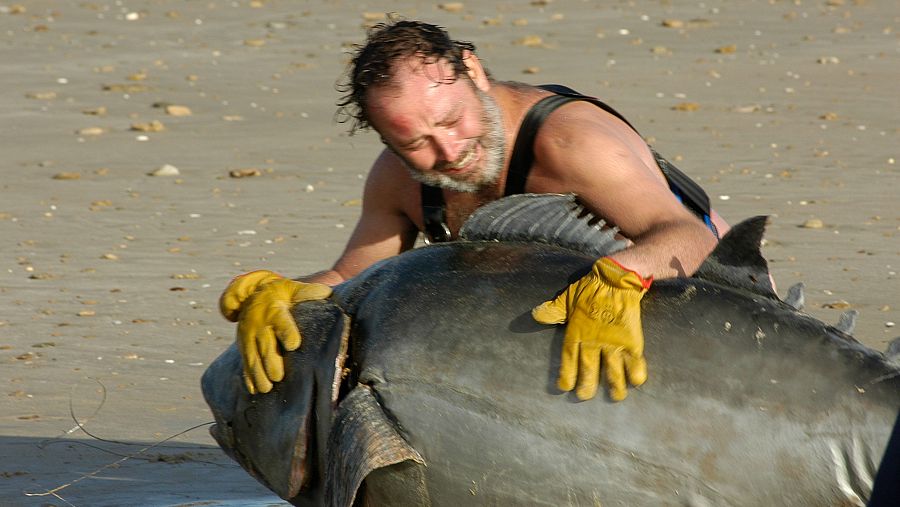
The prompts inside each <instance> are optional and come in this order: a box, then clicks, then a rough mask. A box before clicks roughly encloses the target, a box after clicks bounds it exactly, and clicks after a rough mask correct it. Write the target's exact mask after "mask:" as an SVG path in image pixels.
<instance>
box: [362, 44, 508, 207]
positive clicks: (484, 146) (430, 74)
mask: <svg viewBox="0 0 900 507" xmlns="http://www.w3.org/2000/svg"><path fill="white" fill-rule="evenodd" d="M452 75H453V68H452V67H451V66H450V64H449V63H447V62H446V61H445V60H441V61H439V62H434V63H425V62H424V61H423V60H422V59H421V58H418V57H413V58H410V59H408V60H406V61H404V62H399V63H398V64H397V66H396V68H395V74H394V76H393V78H392V80H391V83H389V84H387V85H385V86H379V87H376V88H373V89H371V90H369V91H368V92H367V93H368V107H369V117H370V119H371V121H370V122H371V123H372V126H373V127H374V128H375V130H377V131H378V133H379V134H381V138H382V141H383V142H384V143H385V144H386V145H387V146H388V147H389V148H390V149H391V151H393V152H394V153H395V154H397V155H398V156H399V157H400V159H401V160H403V162H404V163H405V164H406V166H407V168H408V169H409V171H410V174H411V175H412V176H413V178H415V179H416V180H418V181H420V182H423V183H426V184H428V185H433V186H439V187H442V188H448V189H451V190H456V191H458V192H476V191H478V190H479V189H481V188H484V187H486V186H489V185H491V184H492V183H494V182H496V181H497V178H498V177H499V175H500V172H501V171H502V169H503V161H504V148H505V146H504V143H505V133H504V130H503V123H502V118H501V116H500V110H499V108H498V107H497V104H496V103H495V102H494V99H493V98H492V97H491V96H490V95H488V94H487V93H485V92H482V91H481V90H479V89H478V88H476V87H475V85H474V84H473V83H472V81H471V80H470V79H469V77H468V76H466V75H463V76H460V77H459V78H457V79H456V80H455V81H453V82H448V78H449V77H450V76H452Z"/></svg>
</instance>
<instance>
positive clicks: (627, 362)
mask: <svg viewBox="0 0 900 507" xmlns="http://www.w3.org/2000/svg"><path fill="white" fill-rule="evenodd" d="M652 281H653V279H652V277H651V278H649V279H646V280H645V279H644V278H642V277H641V276H640V275H638V274H637V273H635V272H634V271H631V270H628V269H626V268H625V267H623V266H622V265H621V264H619V263H617V262H616V261H614V260H612V259H610V258H608V257H603V258H601V259H600V260H598V261H597V262H595V263H594V266H593V267H592V269H591V272H590V273H588V274H586V275H584V276H583V277H582V278H581V279H580V280H578V281H577V282H575V283H573V284H572V285H570V286H569V287H568V288H567V289H566V290H565V291H564V292H563V293H562V294H560V295H559V296H557V297H556V298H555V299H553V300H551V301H547V302H545V303H543V304H541V305H538V306H536V307H535V308H534V309H533V310H531V315H532V317H534V320H536V321H538V322H540V323H542V324H562V323H564V322H567V321H568V326H567V327H566V334H565V338H564V341H563V349H562V357H561V359H562V361H561V365H560V367H559V379H558V380H557V385H558V386H559V388H560V389H562V390H563V391H571V390H572V389H573V388H575V380H576V378H577V380H578V388H577V389H576V390H575V394H576V395H577V396H578V398H579V399H581V400H587V399H590V398H593V397H594V394H596V392H597V385H598V384H599V374H600V363H601V358H602V362H603V369H604V372H605V376H606V383H607V386H608V388H609V396H610V398H612V399H613V401H620V400H624V399H625V397H626V396H628V391H627V390H626V384H625V379H626V375H627V378H628V382H629V383H630V384H631V385H634V386H639V385H641V384H643V383H644V381H646V380H647V362H646V361H645V360H644V332H643V330H642V329H641V298H642V297H643V296H644V293H646V292H647V289H649V288H650V284H651V282H652Z"/></svg>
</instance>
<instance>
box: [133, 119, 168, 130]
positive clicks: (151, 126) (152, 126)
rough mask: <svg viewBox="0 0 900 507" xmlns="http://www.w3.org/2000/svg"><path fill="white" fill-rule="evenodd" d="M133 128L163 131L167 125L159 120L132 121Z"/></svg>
mask: <svg viewBox="0 0 900 507" xmlns="http://www.w3.org/2000/svg"><path fill="white" fill-rule="evenodd" d="M131 130H136V131H138V132H162V131H163V130H166V126H165V125H163V123H162V122H161V121H159V120H153V121H150V122H146V123H132V124H131Z"/></svg>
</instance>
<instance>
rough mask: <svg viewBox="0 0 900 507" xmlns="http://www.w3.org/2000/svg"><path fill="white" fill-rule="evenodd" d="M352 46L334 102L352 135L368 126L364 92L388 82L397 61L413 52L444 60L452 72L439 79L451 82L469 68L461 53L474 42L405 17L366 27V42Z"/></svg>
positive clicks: (425, 59)
mask: <svg viewBox="0 0 900 507" xmlns="http://www.w3.org/2000/svg"><path fill="white" fill-rule="evenodd" d="M355 48H356V51H355V52H354V54H353V59H352V60H351V61H350V65H349V67H348V71H347V77H346V81H345V82H344V83H342V84H339V85H338V91H339V92H341V93H343V94H344V95H343V96H342V97H341V99H340V100H339V101H338V103H337V105H338V111H337V120H338V121H339V122H341V123H344V122H350V134H351V135H352V134H354V133H356V132H357V131H360V130H366V129H368V128H370V127H371V122H370V118H369V114H368V110H367V109H368V108H367V107H366V106H367V103H366V92H367V91H368V90H369V89H370V88H372V87H376V86H382V85H385V84H387V83H388V82H390V80H391V78H392V77H393V75H394V71H395V69H394V64H395V63H396V62H398V61H401V60H403V59H405V58H408V57H410V56H413V55H420V56H421V57H422V61H423V62H425V63H431V62H436V61H438V60H441V59H444V60H446V61H447V62H449V63H450V65H451V66H452V67H453V75H452V76H447V77H442V78H441V79H442V82H446V83H452V82H454V81H456V80H457V79H458V78H459V77H460V76H463V75H465V74H466V72H467V71H468V68H467V67H466V64H465V62H464V61H463V52H464V51H466V50H469V51H475V45H474V44H472V43H471V42H466V41H457V40H453V39H451V38H450V35H449V34H448V33H447V31H446V30H444V29H443V28H441V27H439V26H436V25H431V24H428V23H423V22H421V21H406V20H399V21H394V20H390V21H388V22H386V23H378V24H377V25H375V26H373V27H372V28H370V29H369V30H368V32H367V34H366V43H365V44H364V45H356V46H355Z"/></svg>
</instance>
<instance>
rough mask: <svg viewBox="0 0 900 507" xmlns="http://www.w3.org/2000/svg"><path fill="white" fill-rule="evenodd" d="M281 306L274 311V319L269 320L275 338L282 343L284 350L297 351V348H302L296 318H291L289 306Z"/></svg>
mask: <svg viewBox="0 0 900 507" xmlns="http://www.w3.org/2000/svg"><path fill="white" fill-rule="evenodd" d="M279 306H280V307H279V308H277V309H275V310H274V313H273V314H272V318H271V319H269V323H270V324H271V325H272V329H273V330H274V332H275V336H277V337H278V341H279V342H281V346H282V347H284V350H287V351H291V350H297V348H298V347H300V341H301V336H300V330H299V329H298V328H297V324H296V323H295V322H294V317H293V316H291V312H290V309H289V306H288V305H279Z"/></svg>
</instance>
